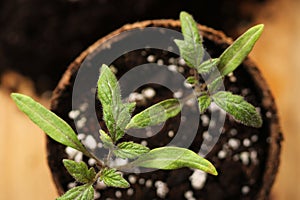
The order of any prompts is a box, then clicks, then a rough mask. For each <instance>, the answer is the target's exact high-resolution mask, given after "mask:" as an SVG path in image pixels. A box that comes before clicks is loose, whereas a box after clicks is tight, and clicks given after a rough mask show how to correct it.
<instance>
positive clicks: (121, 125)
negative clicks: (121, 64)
mask: <svg viewBox="0 0 300 200" xmlns="http://www.w3.org/2000/svg"><path fill="white" fill-rule="evenodd" d="M98 99H99V100H100V102H101V104H102V109H103V120H104V121H105V124H106V126H107V128H108V130H109V133H110V135H111V138H112V140H113V141H117V140H118V139H120V138H122V137H123V135H124V134H125V133H124V129H125V127H126V125H127V124H128V122H129V121H130V117H131V113H130V111H131V110H132V107H133V104H127V105H124V104H123V103H122V100H121V91H120V86H119V84H118V81H117V78H116V77H115V75H114V74H113V72H112V71H111V70H110V69H109V67H108V66H107V65H104V64H103V65H102V67H101V72H100V77H99V80H98Z"/></svg>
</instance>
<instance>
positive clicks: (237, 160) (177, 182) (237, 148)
mask: <svg viewBox="0 0 300 200" xmlns="http://www.w3.org/2000/svg"><path fill="white" fill-rule="evenodd" d="M216 38H218V37H215V38H214V39H215V40H214V41H212V37H211V35H209V34H207V35H206V34H205V35H204V46H205V48H206V50H207V51H208V53H209V54H210V55H211V57H212V58H214V57H218V56H219V55H220V54H221V53H222V52H223V50H224V49H225V48H226V47H227V46H228V44H227V43H226V42H224V41H222V40H220V41H218V39H216ZM147 63H155V64H156V65H160V67H161V68H165V69H167V70H168V71H170V72H171V73H173V72H175V71H176V72H180V73H182V74H183V75H184V76H185V77H187V76H188V75H190V70H189V69H188V68H187V67H186V66H185V65H184V63H183V62H182V60H181V59H180V58H178V56H176V55H174V54H172V53H168V52H165V51H162V50H157V49H142V50H136V51H132V52H129V53H127V54H124V55H122V56H121V57H119V58H118V59H117V60H115V61H114V62H113V63H112V68H113V69H114V71H115V72H116V75H117V77H118V78H120V77H122V75H124V74H126V73H127V72H128V71H129V70H130V69H133V68H134V67H136V66H139V65H142V64H147ZM79 65H80V63H77V62H74V63H72V64H71V67H70V68H69V71H68V72H67V74H68V75H70V76H71V77H70V80H68V79H65V80H64V79H62V81H63V82H61V83H64V84H63V87H61V86H62V85H61V84H60V85H59V86H58V87H57V89H56V91H55V93H54V98H53V101H52V110H53V111H54V112H55V113H57V114H58V115H59V116H61V117H62V118H63V119H65V120H66V121H67V122H68V123H69V124H71V126H72V127H73V128H74V129H75V123H76V128H77V129H76V130H77V132H78V137H79V138H80V139H81V140H82V142H83V143H84V144H85V145H86V146H88V147H90V148H91V149H92V150H93V151H94V153H95V154H96V155H98V156H99V157H102V156H104V154H105V151H104V150H103V148H102V144H101V142H100V140H99V136H98V134H99V133H98V126H97V124H98V121H99V123H100V125H101V127H102V128H103V129H104V130H105V124H104V122H103V121H102V113H101V105H100V102H99V101H98V100H97V99H95V91H96V89H95V88H91V89H90V90H86V91H83V93H82V95H81V97H83V98H78V99H76V98H75V99H73V100H75V101H78V102H76V103H77V105H78V108H72V105H71V102H72V89H73V88H72V85H73V84H74V81H75V78H76V74H77V70H78V68H79ZM251 70H252V72H251ZM253 70H254V72H253ZM254 74H256V75H258V76H259V73H258V71H257V69H256V68H254V67H253V63H252V62H251V61H249V60H248V59H247V60H246V61H245V62H244V63H243V64H242V65H241V66H240V67H239V68H238V69H237V70H236V71H235V72H234V73H233V74H230V75H229V76H227V77H226V78H225V80H224V85H225V88H226V90H229V91H231V92H232V93H234V94H240V95H242V96H243V97H244V98H245V99H246V100H247V101H248V102H250V103H251V104H253V105H254V106H256V107H257V109H258V110H259V111H260V113H261V115H262V118H263V122H264V123H263V126H262V127H261V128H259V129H256V128H251V127H247V126H244V125H242V124H240V123H238V122H235V121H234V120H233V119H232V118H231V117H229V116H226V121H225V124H224V126H223V128H222V130H221V131H222V133H221V135H220V137H219V138H218V137H216V136H214V135H211V133H210V132H208V129H209V128H210V127H209V126H216V125H217V124H218V123H220V121H219V119H220V116H221V115H222V112H221V111H220V110H219V109H218V108H217V107H211V108H210V109H208V111H206V112H205V113H204V114H203V115H202V116H201V117H200V118H199V119H197V118H196V121H195V119H194V118H193V119H190V118H187V116H184V115H183V113H181V114H179V115H178V116H176V117H174V118H172V119H169V120H167V122H166V123H165V124H164V125H162V126H161V127H159V128H161V129H158V130H159V131H157V132H156V130H154V128H151V129H145V130H144V131H143V132H142V133H141V134H144V135H142V136H144V137H145V138H141V135H140V137H135V136H131V135H126V136H125V137H124V140H132V141H135V142H139V143H142V144H145V145H147V146H148V147H150V148H155V147H160V146H165V145H167V144H169V143H170V142H172V140H173V139H174V138H175V137H177V134H178V130H179V128H182V127H183V130H185V134H183V135H178V137H179V140H178V141H179V144H181V143H180V142H182V144H186V141H188V140H189V139H191V140H192V142H191V144H190V145H189V148H190V149H191V150H193V151H195V152H199V150H200V148H201V150H203V149H204V150H205V146H201V145H202V144H203V143H204V141H208V142H211V141H214V140H217V144H216V145H215V146H214V147H213V149H212V150H211V151H209V153H208V154H207V156H206V158H207V159H208V160H210V161H211V162H212V163H213V164H214V165H215V166H216V168H217V170H218V172H219V175H218V176H212V175H207V174H205V173H202V172H200V171H194V170H191V169H188V168H183V169H178V170H174V171H163V170H157V171H154V172H149V173H124V177H125V178H126V179H127V180H129V182H130V184H131V187H130V188H129V189H115V188H105V187H104V186H103V184H102V183H97V184H96V185H95V187H96V188H97V191H96V195H95V196H96V199H190V200H191V199H206V200H222V199H224V200H225V199H245V200H246V199H249V200H250V199H264V198H266V197H267V196H268V193H269V189H270V185H271V183H272V182H273V180H274V179H273V177H274V173H276V170H275V171H274V170H271V172H268V173H270V180H265V178H264V177H265V173H266V172H267V171H268V170H269V169H272V168H274V169H277V165H278V158H275V159H274V160H272V165H271V166H270V165H269V164H270V163H267V160H268V159H269V156H270V155H269V153H270V149H269V146H270V144H271V143H272V142H273V143H274V141H273V140H276V141H275V143H280V140H281V137H278V138H271V131H272V130H271V129H272V123H274V121H275V122H276V123H277V114H276V109H275V107H274V102H273V99H272V97H271V96H270V94H269V91H268V90H266V88H267V87H265V88H263V89H264V90H262V88H260V87H261V85H259V84H258V82H257V79H256V78H257V77H255V76H253V75H254ZM95 76H98V75H96V74H95ZM146 76H151V71H150V72H148V73H146ZM83 78H85V79H90V78H91V77H83ZM155 78H158V79H160V80H165V79H166V77H164V76H163V75H157V74H156V75H155ZM169 81H172V79H171V80H169ZM174 84H176V83H174ZM122 87H126V85H121V89H122ZM146 90H151V91H152V92H153V91H154V94H155V95H150V96H151V97H149V96H147V95H146V92H145V91H146ZM89 96H92V97H93V98H94V99H95V101H96V105H95V107H94V106H90V104H89V98H88V97H89ZM173 96H176V97H180V98H182V97H184V94H183V93H182V91H181V90H175V91H171V90H170V89H168V88H167V87H164V86H161V85H158V84H148V85H144V86H141V87H139V88H137V90H136V91H135V92H134V93H132V94H131V95H130V96H129V99H130V98H131V99H136V100H138V103H137V108H136V109H135V111H134V113H137V112H139V111H141V110H143V109H145V108H146V107H148V106H150V105H152V104H155V103H157V102H159V101H161V100H164V99H168V98H172V97H173ZM265 96H267V97H268V98H267V99H268V100H266V98H265ZM124 98H126V96H124ZM91 105H93V104H91ZM184 107H186V108H187V109H188V110H189V113H192V114H195V115H199V114H198V109H197V104H195V103H193V102H190V103H188V104H187V105H186V106H184ZM95 110H96V112H97V119H94V118H93V117H92V116H91V115H90V113H93V112H94V111H95ZM212 113H215V115H214V116H215V117H212ZM216 116H217V117H216ZM74 121H75V122H74ZM195 124H197V125H198V126H197V127H198V128H197V130H196V132H197V134H196V136H195V135H193V132H192V131H190V130H191V127H193V126H194V125H195ZM279 136H280V134H279ZM276 148H277V147H276ZM275 151H277V150H275ZM48 152H49V155H48V162H49V166H50V168H51V171H52V174H53V177H54V180H55V183H56V185H57V187H58V190H59V192H60V193H63V192H64V191H66V190H67V189H69V188H70V187H74V186H75V185H76V183H75V182H74V180H73V178H72V177H70V175H68V173H67V172H66V170H65V169H64V167H63V165H62V162H61V161H62V159H63V158H70V159H74V160H76V161H79V160H84V161H86V162H88V163H89V164H90V165H91V166H93V164H94V162H93V160H91V159H88V158H85V157H84V156H82V154H80V153H78V152H76V151H72V150H71V149H70V148H65V147H64V146H62V145H59V144H57V143H56V142H54V141H52V140H51V139H48ZM273 165H274V166H273ZM266 181H267V182H269V183H267V184H265V182H266ZM263 187H267V188H263ZM262 188H263V190H265V191H264V193H261V190H262Z"/></svg>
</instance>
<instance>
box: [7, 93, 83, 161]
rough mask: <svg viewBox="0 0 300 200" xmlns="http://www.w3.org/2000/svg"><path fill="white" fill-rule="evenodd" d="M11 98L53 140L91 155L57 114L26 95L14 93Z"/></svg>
mask: <svg viewBox="0 0 300 200" xmlns="http://www.w3.org/2000/svg"><path fill="white" fill-rule="evenodd" d="M11 97H12V99H13V100H14V102H15V103H16V104H17V106H18V108H19V109H20V110H21V111H22V112H24V113H25V114H26V115H27V116H28V117H29V118H30V119H31V120H32V121H33V122H34V123H35V124H36V125H38V126H39V127H40V128H41V129H42V130H43V131H44V132H45V133H46V134H47V135H48V136H49V137H51V138H52V139H53V140H55V141H57V142H59V143H61V144H63V145H66V146H69V147H72V148H74V149H77V150H78V151H81V152H82V153H84V154H85V155H89V153H88V151H87V150H86V148H85V147H84V146H83V145H82V144H81V142H80V141H79V140H78V138H77V135H76V133H75V132H74V131H73V129H72V128H71V127H70V125H69V124H67V123H66V122H65V121H64V120H62V119H61V118H60V117H58V116H57V115H56V114H55V113H53V112H51V111H50V110H48V109H47V108H45V107H44V106H43V105H41V104H40V103H38V102H36V101H34V100H33V99H32V98H30V97H28V96H26V95H23V94H17V93H12V94H11Z"/></svg>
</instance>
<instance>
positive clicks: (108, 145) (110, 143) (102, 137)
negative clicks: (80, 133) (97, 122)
mask: <svg viewBox="0 0 300 200" xmlns="http://www.w3.org/2000/svg"><path fill="white" fill-rule="evenodd" d="M99 133H100V140H101V141H102V142H103V146H104V148H107V149H110V148H112V147H113V146H114V143H113V141H112V139H111V137H110V136H109V135H108V134H107V133H105V132H104V131H103V130H102V129H101V130H100V131H99Z"/></svg>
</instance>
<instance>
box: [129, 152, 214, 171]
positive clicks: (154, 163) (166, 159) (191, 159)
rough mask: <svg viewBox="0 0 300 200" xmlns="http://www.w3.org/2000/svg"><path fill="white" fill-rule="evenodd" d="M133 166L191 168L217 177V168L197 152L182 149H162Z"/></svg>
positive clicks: (136, 161)
mask: <svg viewBox="0 0 300 200" xmlns="http://www.w3.org/2000/svg"><path fill="white" fill-rule="evenodd" d="M130 165H131V166H137V167H145V168H155V169H165V170H172V169H178V168H182V167H190V168H195V169H200V170H203V171H205V172H207V173H210V174H213V175H217V174H218V172H217V171H216V169H215V167H214V166H213V165H212V164H211V163H210V162H209V161H208V160H206V159H205V158H203V157H201V156H199V155H198V154H196V153H195V152H193V151H191V150H189V149H186V148H180V147H160V148H156V149H152V150H151V151H149V152H148V153H146V154H144V155H143V156H141V157H139V158H138V159H137V160H135V161H133V162H132V163H130Z"/></svg>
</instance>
